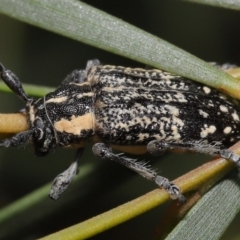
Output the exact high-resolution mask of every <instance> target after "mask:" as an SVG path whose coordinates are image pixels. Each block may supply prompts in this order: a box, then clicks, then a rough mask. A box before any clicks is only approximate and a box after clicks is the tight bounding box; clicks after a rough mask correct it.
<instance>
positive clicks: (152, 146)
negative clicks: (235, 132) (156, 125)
mask: <svg viewBox="0 0 240 240" xmlns="http://www.w3.org/2000/svg"><path fill="white" fill-rule="evenodd" d="M220 146H221V142H212V143H203V142H202V141H192V142H177V143H175V142H164V141H158V140H153V141H151V142H149V143H148V145H147V149H148V152H149V153H151V154H153V155H157V154H158V153H162V152H163V151H165V150H168V149H169V150H170V149H180V150H187V151H194V152H198V153H204V154H208V155H211V156H219V157H222V158H225V159H228V160H230V161H232V162H233V163H234V164H235V165H236V166H237V167H238V169H239V170H240V156H239V155H237V154H236V153H234V152H233V151H231V150H229V149H221V148H220Z"/></svg>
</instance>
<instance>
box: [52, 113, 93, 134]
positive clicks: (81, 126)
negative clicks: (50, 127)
mask: <svg viewBox="0 0 240 240" xmlns="http://www.w3.org/2000/svg"><path fill="white" fill-rule="evenodd" d="M54 128H55V129H56V130H57V131H58V132H66V133H72V134H74V135H80V133H81V131H82V130H91V129H92V130H93V129H94V117H93V113H86V114H85V115H83V116H77V117H76V116H74V115H73V116H72V117H71V119H70V120H67V119H64V118H62V119H61V120H60V121H57V122H55V123H54Z"/></svg>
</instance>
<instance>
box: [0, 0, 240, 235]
mask: <svg viewBox="0 0 240 240" xmlns="http://www.w3.org/2000/svg"><path fill="white" fill-rule="evenodd" d="M85 2H86V3H88V4H90V5H92V6H94V7H96V8H99V9H101V10H103V11H105V12H107V13H109V14H112V15H114V16H116V17H118V18H120V19H122V20H124V21H126V22H129V23H131V24H133V25H135V26H137V27H139V28H141V29H143V30H146V31H148V32H150V33H152V34H154V35H156V36H158V37H160V38H162V39H164V40H166V41H168V42H170V43H172V44H174V45H176V46H178V47H180V48H183V49H184V50H186V51H188V52H190V53H192V54H193V55H196V56H197V57H199V58H202V59H203V60H205V61H216V62H219V63H225V62H229V63H235V64H238V65H240V47H239V43H240V31H239V25H238V24H240V13H239V12H237V11H230V10H226V9H221V8H213V7H210V6H204V5H197V4H191V3H188V2H184V1H168V0H162V1H154V0H149V1H137V2H136V1H126V0H122V1H107V0H102V1H97V0H92V1H85ZM93 58H98V59H100V60H101V61H102V62H103V63H108V64H113V65H123V66H129V67H136V66H138V67H145V66H143V65H142V64H139V63H137V62H133V61H131V60H129V59H125V58H123V57H120V56H117V55H114V54H111V53H108V52H105V51H103V50H100V49H97V48H94V47H91V46H88V45H85V44H83V43H80V42H77V41H73V40H70V39H67V38H65V37H62V36H59V35H56V34H53V33H51V32H48V31H45V30H42V29H39V28H36V27H33V26H30V25H27V24H25V23H21V22H19V21H16V20H14V19H11V18H8V17H6V16H0V61H1V62H2V63H3V64H4V65H5V66H6V67H7V68H9V69H11V70H12V71H13V72H14V73H16V74H17V76H18V77H19V78H20V79H21V81H22V82H24V83H31V84H39V85H48V86H52V87H55V86H58V85H59V83H60V82H61V81H62V80H63V78H64V77H65V76H66V75H67V74H68V73H69V72H70V71H72V70H74V69H79V68H85V65H86V61H87V60H89V59H93ZM0 103H1V104H0V111H1V112H16V111H17V110H19V109H21V108H23V107H24V105H23V104H22V102H21V101H20V100H19V99H18V98H17V97H16V96H15V95H12V94H6V93H1V94H0ZM73 158H74V150H69V149H57V151H56V152H54V153H52V154H51V155H49V156H47V157H44V158H35V157H34V155H33V151H32V148H31V146H28V147H26V148H20V149H16V150H13V149H1V150H0V206H1V207H4V206H6V205H7V204H9V203H12V202H13V201H15V200H16V199H18V198H20V197H23V196H24V195H26V194H27V193H30V192H31V191H33V190H34V189H36V188H38V187H41V186H42V185H43V184H45V183H48V182H50V181H52V180H53V179H54V177H55V176H56V175H57V174H59V173H60V172H61V171H63V170H64V169H65V168H66V167H67V166H68V165H69V164H70V162H71V161H72V160H73ZM143 158H144V159H150V158H151V157H150V156H149V155H145V156H144V157H143ZM160 158H161V160H159V157H158V158H156V157H155V158H151V159H152V162H153V166H154V168H158V169H159V172H160V173H161V174H162V175H164V176H166V177H168V178H170V179H174V178H176V177H178V176H180V175H182V174H183V173H185V172H187V171H189V170H191V169H193V168H194V167H197V166H199V165H201V164H203V163H204V162H205V161H206V159H207V158H206V156H202V155H199V154H184V155H183V154H181V155H176V154H170V153H167V154H165V155H163V156H161V157H160ZM81 162H82V165H83V166H85V165H87V166H91V167H92V168H93V170H92V171H91V172H90V174H87V175H86V177H85V178H84V181H83V182H82V183H80V185H79V188H75V190H74V191H73V190H72V191H71V190H69V191H67V192H66V193H65V195H64V196H63V197H62V199H60V200H59V201H64V198H69V194H74V199H75V200H74V201H73V203H72V204H71V205H70V206H65V207H64V208H60V209H59V210H58V212H57V213H56V214H54V216H48V217H47V218H43V219H42V220H39V221H38V222H37V223H34V224H31V225H29V227H27V228H25V229H22V230H21V231H19V232H17V238H16V236H14V235H12V236H9V238H8V239H36V238H38V237H42V236H45V235H47V234H50V233H52V232H54V231H57V230H60V229H62V228H64V227H67V226H70V225H72V224H75V223H78V222H80V221H83V220H86V219H88V218H90V217H93V216H95V215H97V214H99V213H102V212H104V211H106V210H109V209H111V208H113V207H116V206H118V205H120V204H123V203H125V202H127V201H130V200H132V199H134V198H137V197H138V196H140V195H142V194H144V193H147V192H148V191H151V190H153V189H155V188H156V186H155V185H154V184H153V183H151V182H148V181H147V180H145V179H142V178H141V177H139V176H138V175H137V174H135V173H133V172H131V171H129V170H128V169H125V168H123V167H122V166H120V165H117V164H115V163H112V162H108V161H102V160H99V159H97V158H94V157H93V154H92V153H91V147H89V149H88V151H86V152H85V154H84V157H83V159H82V161H81ZM173 166H174V168H173ZM80 171H81V170H80ZM83 183H84V184H83ZM46 198H47V196H46ZM53 204H59V203H55V202H52V201H51V200H47V203H46V206H45V207H46V208H51V206H52V205H53ZM167 206H168V204H165V205H164V206H161V207H158V208H155V209H153V210H152V211H149V212H148V213H146V214H143V215H141V216H139V217H138V218H135V219H133V220H131V221H129V222H127V223H124V224H122V225H120V226H117V227H115V228H113V229H111V230H109V231H107V232H105V233H103V234H99V235H98V236H96V237H93V239H108V238H109V239H110V238H111V239H113V238H114V239H151V237H152V236H153V234H154V231H155V228H156V227H157V224H158V223H159V222H160V219H161V216H162V215H163V212H164V209H165V208H166V207H167ZM40 211H41V209H40ZM36 214H37V213H36ZM26 217H30V216H22V218H23V219H24V218H26ZM239 221H240V216H239V217H238V218H236V220H235V221H234V222H233V223H232V225H231V226H230V228H229V229H228V231H227V232H226V233H225V235H224V237H222V239H229V238H233V237H234V236H236V235H237V234H240V231H239V227H238V226H239ZM0 231H1V230H0Z"/></svg>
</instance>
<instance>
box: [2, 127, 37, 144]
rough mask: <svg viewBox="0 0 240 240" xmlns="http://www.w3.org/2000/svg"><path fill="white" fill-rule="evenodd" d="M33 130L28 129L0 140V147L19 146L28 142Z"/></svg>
mask: <svg viewBox="0 0 240 240" xmlns="http://www.w3.org/2000/svg"><path fill="white" fill-rule="evenodd" d="M32 133H33V131H32V130H29V131H26V132H21V133H18V134H16V135H15V136H13V137H12V138H9V139H5V140H3V141H0V147H19V146H22V145H25V144H28V143H29V140H30V138H31V136H32Z"/></svg>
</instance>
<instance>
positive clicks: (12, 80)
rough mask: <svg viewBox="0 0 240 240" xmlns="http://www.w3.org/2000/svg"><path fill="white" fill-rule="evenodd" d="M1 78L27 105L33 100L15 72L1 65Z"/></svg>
mask: <svg viewBox="0 0 240 240" xmlns="http://www.w3.org/2000/svg"><path fill="white" fill-rule="evenodd" d="M0 76H1V79H2V80H3V81H4V82H5V84H6V85H7V86H8V87H9V88H10V89H11V90H12V91H13V92H14V93H16V94H17V95H18V96H19V97H20V98H21V99H22V100H23V101H24V102H25V103H27V102H29V101H30V100H31V98H30V97H29V96H28V95H27V94H26V92H25V91H24V89H23V87H22V84H21V83H20V81H19V79H18V77H17V76H16V75H15V74H14V73H13V72H11V71H10V70H8V69H6V68H5V67H4V66H3V65H2V64H1V63H0Z"/></svg>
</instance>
